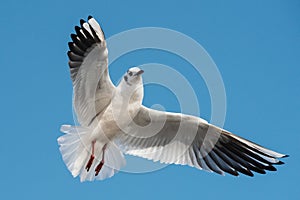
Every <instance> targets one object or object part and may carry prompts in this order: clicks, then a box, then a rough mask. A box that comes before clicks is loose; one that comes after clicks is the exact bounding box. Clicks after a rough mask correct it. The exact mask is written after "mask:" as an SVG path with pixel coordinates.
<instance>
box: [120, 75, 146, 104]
mask: <svg viewBox="0 0 300 200" xmlns="http://www.w3.org/2000/svg"><path fill="white" fill-rule="evenodd" d="M118 93H119V95H120V96H121V97H122V98H123V101H127V102H128V103H129V104H132V103H134V104H135V103H138V104H142V101H143V97H144V87H143V82H142V81H139V82H138V83H136V84H132V85H130V84H128V83H126V82H125V81H124V80H122V81H121V82H120V84H119V85H118Z"/></svg>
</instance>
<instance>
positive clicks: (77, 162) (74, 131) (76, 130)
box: [57, 125, 126, 182]
mask: <svg viewBox="0 0 300 200" xmlns="http://www.w3.org/2000/svg"><path fill="white" fill-rule="evenodd" d="M61 131H62V132H64V133H66V134H65V135H63V136H61V137H59V138H58V139H57V141H58V144H59V145H60V148H59V149H60V152H61V155H62V158H63V160H64V162H65V164H66V166H67V168H68V169H69V171H70V172H71V173H72V175H73V176H74V177H76V176H78V175H80V181H82V182H83V181H93V180H95V179H97V180H103V179H105V178H109V177H112V176H113V175H114V174H115V173H116V172H118V171H119V170H120V169H121V167H123V166H125V164H126V162H125V158H124V156H123V154H122V153H121V151H120V150H119V149H118V147H117V146H116V145H115V144H114V143H113V142H111V143H108V144H107V146H106V150H105V153H104V165H103V167H102V169H101V171H100V173H99V174H98V176H95V171H94V169H95V168H96V166H97V165H98V164H99V162H100V161H101V159H102V153H103V151H102V148H103V146H104V145H105V144H101V143H100V142H98V141H97V142H96V143H95V153H94V154H95V159H94V162H93V164H92V166H91V168H90V170H89V171H88V172H87V170H86V169H85V166H86V163H87V162H88V160H89V158H90V155H91V152H90V151H91V142H90V141H89V136H90V133H91V130H90V129H89V128H84V127H76V126H70V125H63V126H62V127H61Z"/></svg>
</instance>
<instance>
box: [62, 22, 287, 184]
mask: <svg viewBox="0 0 300 200" xmlns="http://www.w3.org/2000/svg"><path fill="white" fill-rule="evenodd" d="M71 39H72V42H69V43H68V45H69V49H70V50H69V51H68V53H67V54H68V57H69V68H70V73H71V79H72V83H73V107H74V111H75V113H76V117H77V121H78V123H79V125H78V126H71V125H62V126H61V131H62V132H63V133H64V135H62V136H60V137H59V138H58V139H57V140H58V144H59V146H60V152H61V155H62V158H63V161H64V162H65V164H66V166H67V168H68V170H69V171H70V172H71V174H72V175H73V176H74V177H77V176H80V181H93V180H103V179H105V178H109V177H112V176H113V175H114V174H115V173H116V172H118V171H120V169H121V168H122V167H124V166H125V165H126V160H125V157H124V154H128V155H134V156H139V157H142V158H146V159H149V160H153V161H155V162H156V161H159V162H161V163H166V164H178V165H188V166H191V167H195V168H197V169H200V170H205V171H208V172H215V173H218V174H221V175H224V174H225V173H228V174H231V175H234V176H238V175H239V174H244V175H247V176H254V174H253V172H256V173H260V174H265V173H266V171H276V168H275V167H274V165H280V164H283V162H282V161H280V160H279V159H280V158H283V157H287V155H285V154H281V153H277V152H275V151H272V150H270V149H267V148H265V147H262V146H260V145H258V144H255V143H253V142H251V141H249V140H246V139H244V138H242V137H239V136H237V135H235V134H233V133H231V132H229V131H226V130H224V129H222V128H219V127H217V126H215V125H213V124H210V123H208V122H207V121H206V120H204V119H201V118H199V117H196V116H190V115H185V114H182V113H172V112H163V111H158V110H154V109H150V108H147V107H145V106H143V105H142V100H143V96H144V90H143V81H142V74H143V73H144V71H143V70H142V69H140V68H138V67H132V68H130V69H128V70H127V72H125V74H124V75H123V77H122V78H121V81H120V82H119V84H118V85H117V86H115V85H114V84H113V83H112V81H111V80H110V77H109V71H108V50H107V47H106V41H105V36H104V33H103V31H102V28H101V27H100V25H99V23H98V22H97V21H96V20H95V19H94V18H93V17H92V16H89V17H88V20H87V21H85V20H83V19H81V20H80V26H75V34H71Z"/></svg>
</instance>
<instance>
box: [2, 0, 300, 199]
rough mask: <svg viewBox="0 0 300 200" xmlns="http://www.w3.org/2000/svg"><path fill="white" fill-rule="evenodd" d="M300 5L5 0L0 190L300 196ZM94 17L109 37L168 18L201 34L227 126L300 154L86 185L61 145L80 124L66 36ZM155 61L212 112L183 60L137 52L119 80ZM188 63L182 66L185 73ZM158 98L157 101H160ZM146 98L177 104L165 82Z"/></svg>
mask: <svg viewBox="0 0 300 200" xmlns="http://www.w3.org/2000/svg"><path fill="white" fill-rule="evenodd" d="M299 9H300V2H299V1H296V0H289V1H283V0H282V1H280V0H272V1H271V0H266V1H260V0H251V1H243V2H241V1H237V0H236V1H235V0H228V1H226V2H225V1H222V2H221V1H218V2H217V1H215V0H213V1H181V2H176V3H175V2H174V1H156V0H153V1H148V2H147V3H146V2H143V3H142V2H141V1H127V2H125V1H122V2H121V1H119V2H117V1H100V0H99V1H78V0H73V1H64V2H61V1H58V0H52V1H33V0H29V1H16V0H11V1H3V2H2V3H1V7H0V15H1V17H0V24H1V29H0V35H1V38H2V39H1V48H0V52H1V59H0V66H1V71H2V73H1V75H2V76H1V79H0V88H1V92H2V96H1V97H2V98H1V105H2V106H1V115H0V116H1V125H2V127H1V129H2V131H1V145H0V154H1V160H2V164H1V166H0V171H2V175H1V180H0V188H1V192H0V198H1V199H20V198H22V199H41V198H43V199H54V198H59V199H62V198H65V199H83V198H85V199H121V198H122V199H183V198H184V199H205V198H206V199H207V198H209V199H220V198H222V199H229V198H230V199H241V198H243V199H263V198H264V199H271V198H272V199H299V197H300V191H299V178H300V173H299V164H300V145H299V141H300V134H299V133H300V128H299V122H300V113H299V110H300V89H299V88H300V87H299V85H300V78H299V77H300V68H299V66H300V26H299V21H300V13H299ZM90 14H91V15H93V16H94V17H95V18H96V19H97V20H99V21H100V22H101V24H102V25H103V28H104V31H105V33H106V36H107V37H109V36H112V35H114V34H117V33H119V32H121V31H125V30H128V29H132V28H138V27H147V26H154V27H164V28H170V29H173V30H176V31H180V32H182V33H184V34H186V35H188V36H189V37H191V38H193V39H194V40H196V41H197V42H199V43H200V44H201V45H202V46H203V47H204V48H205V49H206V51H207V52H208V53H209V54H210V56H211V57H212V58H213V60H214V61H215V63H216V65H217V66H218V68H219V71H220V73H221V75H222V78H223V81H224V84H225V88H226V95H227V113H226V121H225V125H224V127H225V128H226V129H228V130H230V131H233V132H234V133H236V134H238V135H240V136H242V137H245V138H248V139H251V140H253V141H255V142H257V143H259V144H262V145H264V146H266V147H269V148H272V149H274V150H277V151H279V152H282V153H287V154H289V155H290V157H289V158H287V159H285V160H284V161H285V162H286V165H283V166H279V167H278V172H276V173H269V174H267V175H256V176H255V177H254V178H248V177H244V176H241V177H239V178H235V177H232V176H225V177H222V176H219V175H215V174H210V173H207V172H203V171H197V170H195V169H193V168H190V167H179V166H174V165H172V166H168V167H167V168H164V169H162V170H159V171H156V172H151V173H145V174H129V173H119V174H117V175H116V176H114V177H113V178H111V179H108V180H105V181H102V182H101V181H98V182H92V183H80V181H79V179H78V178H77V179H73V178H72V176H71V174H70V173H69V172H68V171H67V169H66V167H65V165H64V163H63V161H62V159H61V156H60V153H59V150H58V145H57V142H56V138H57V137H59V136H60V135H61V133H60V132H59V127H60V125H61V124H65V123H67V124H73V118H72V107H71V97H72V87H71V81H70V78H69V72H68V65H67V56H66V51H67V42H68V41H69V40H70V38H69V34H70V33H71V32H73V27H74V25H78V24H79V19H80V18H86V17H87V16H88V15H90ZM149 62H156V63H162V64H165V65H168V66H171V67H173V68H174V69H176V70H178V71H180V72H181V73H183V74H184V75H185V77H186V78H187V79H189V80H190V82H191V84H192V86H193V87H194V88H195V90H196V91H198V92H197V96H198V98H199V99H200V103H201V116H202V117H204V118H206V119H209V117H210V109H211V108H210V98H209V93H208V91H207V88H206V86H205V84H204V82H203V80H202V79H201V76H199V75H197V74H196V73H194V71H193V70H191V68H190V66H189V65H188V63H186V62H185V61H184V60H182V59H180V58H178V57H176V56H172V55H170V54H168V53H165V52H159V51H150V50H147V51H138V52H132V53H130V54H128V55H125V56H123V57H121V58H120V59H119V60H118V61H116V62H115V63H113V65H112V70H111V76H112V79H113V80H114V81H115V82H116V81H117V80H118V79H119V77H120V76H121V74H123V72H125V70H126V69H127V68H128V67H129V66H132V65H137V64H142V63H149ZM183 68H184V70H183ZM150 96H151V98H150ZM144 102H145V104H147V105H152V104H162V105H163V106H164V107H165V108H166V109H167V110H170V111H179V109H180V108H179V107H178V102H177V101H176V98H175V96H174V95H173V94H172V93H171V92H170V91H169V90H167V89H166V88H162V87H158V86H155V85H153V86H148V87H146V90H145V101H144Z"/></svg>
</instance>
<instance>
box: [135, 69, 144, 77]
mask: <svg viewBox="0 0 300 200" xmlns="http://www.w3.org/2000/svg"><path fill="white" fill-rule="evenodd" d="M142 73H144V70H142V69H141V70H140V71H138V72H137V73H136V74H135V75H136V76H138V75H141V74H142Z"/></svg>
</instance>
